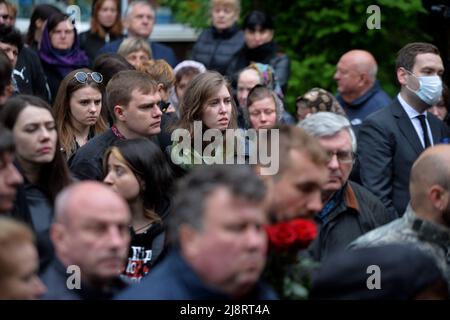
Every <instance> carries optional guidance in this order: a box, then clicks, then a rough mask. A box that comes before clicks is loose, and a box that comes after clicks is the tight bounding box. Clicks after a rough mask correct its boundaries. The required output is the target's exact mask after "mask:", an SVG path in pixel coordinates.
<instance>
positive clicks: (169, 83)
mask: <svg viewBox="0 0 450 320" xmlns="http://www.w3.org/2000/svg"><path fill="white" fill-rule="evenodd" d="M138 71H141V72H144V73H147V74H148V75H150V77H151V78H152V79H153V80H155V81H156V82H157V83H158V84H162V85H163V86H164V89H165V90H169V89H170V88H172V87H173V85H174V83H175V74H174V72H173V69H172V67H171V66H170V64H168V63H167V62H166V61H165V60H163V59H158V60H149V61H145V62H143V63H142V64H140V65H139V67H138Z"/></svg>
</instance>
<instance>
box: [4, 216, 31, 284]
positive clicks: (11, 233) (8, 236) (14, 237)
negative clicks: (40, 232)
mask: <svg viewBox="0 0 450 320" xmlns="http://www.w3.org/2000/svg"><path fill="white" fill-rule="evenodd" d="M23 243H30V244H33V243H34V235H33V232H32V231H31V230H30V228H29V227H28V226H27V225H25V224H24V223H23V222H20V221H16V220H13V219H11V218H8V217H0V279H1V278H3V277H7V276H8V274H9V273H11V272H12V271H13V268H14V265H13V263H12V262H11V261H10V258H9V256H8V253H9V252H8V251H9V250H11V249H14V247H15V246H17V245H19V244H23Z"/></svg>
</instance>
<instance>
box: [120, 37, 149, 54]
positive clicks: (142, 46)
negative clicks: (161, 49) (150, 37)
mask: <svg viewBox="0 0 450 320" xmlns="http://www.w3.org/2000/svg"><path fill="white" fill-rule="evenodd" d="M139 50H143V51H145V52H146V53H147V54H148V58H149V59H151V58H152V50H151V49H150V46H149V44H148V42H147V40H145V39H141V38H134V37H129V38H126V39H124V40H123V41H122V43H121V44H120V47H119V49H118V50H117V53H118V54H120V55H121V56H122V57H125V58H126V57H127V55H129V54H130V53H133V52H136V51H139Z"/></svg>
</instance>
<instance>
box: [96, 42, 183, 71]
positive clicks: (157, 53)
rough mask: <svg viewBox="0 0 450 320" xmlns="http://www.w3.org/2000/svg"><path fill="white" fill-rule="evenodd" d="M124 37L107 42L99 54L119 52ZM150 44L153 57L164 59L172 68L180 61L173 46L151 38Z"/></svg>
mask: <svg viewBox="0 0 450 320" xmlns="http://www.w3.org/2000/svg"><path fill="white" fill-rule="evenodd" d="M124 39H125V38H122V39H117V40H114V41H111V42H109V43H107V44H105V45H104V46H103V47H102V48H101V49H100V51H99V52H98V55H100V54H102V53H109V52H112V53H114V52H117V50H119V47H120V45H121V44H122V42H123V40H124ZM148 44H149V45H150V50H151V51H152V57H153V59H155V60H157V59H164V60H166V62H167V63H168V64H170V66H171V67H172V68H175V66H176V65H177V63H178V59H177V58H176V56H175V53H174V52H173V50H172V48H170V47H168V46H166V45H163V44H161V43H158V42H154V41H150V40H149V41H148Z"/></svg>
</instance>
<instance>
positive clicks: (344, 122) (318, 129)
mask: <svg viewBox="0 0 450 320" xmlns="http://www.w3.org/2000/svg"><path fill="white" fill-rule="evenodd" d="M297 126H298V127H299V128H302V129H303V130H305V131H306V132H307V133H309V134H311V135H313V136H315V137H319V138H320V137H325V136H334V135H336V134H337V133H339V132H340V131H341V130H344V129H346V130H347V131H348V133H349V134H350V139H351V141H352V151H353V152H356V136H355V133H354V132H353V129H352V125H351V124H350V121H348V119H347V118H346V117H344V116H341V115H338V114H335V113H332V112H318V113H315V114H312V115H310V116H309V117H307V118H306V119H304V120H302V121H300V122H299V123H298V124H297Z"/></svg>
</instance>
